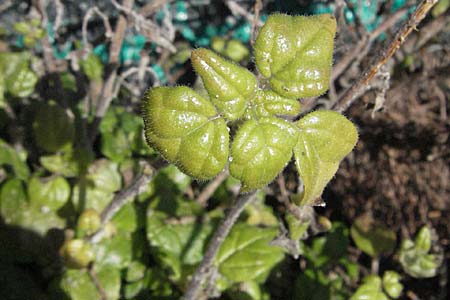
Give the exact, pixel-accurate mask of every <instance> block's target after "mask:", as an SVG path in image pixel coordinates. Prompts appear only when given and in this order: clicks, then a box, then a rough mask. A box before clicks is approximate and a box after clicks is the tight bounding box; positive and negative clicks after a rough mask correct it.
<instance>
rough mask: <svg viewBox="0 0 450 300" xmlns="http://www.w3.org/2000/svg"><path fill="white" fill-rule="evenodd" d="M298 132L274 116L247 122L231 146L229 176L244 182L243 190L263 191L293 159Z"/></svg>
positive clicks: (239, 130)
mask: <svg viewBox="0 0 450 300" xmlns="http://www.w3.org/2000/svg"><path fill="white" fill-rule="evenodd" d="M296 142H297V130H296V129H295V128H294V127H293V126H292V125H291V124H290V123H289V122H287V121H284V120H281V119H277V118H274V117H266V118H261V119H259V120H258V121H256V120H248V121H246V122H245V123H244V124H243V125H242V126H241V127H240V128H239V129H238V131H237V133H236V135H235V137H234V140H233V144H232V146H231V158H230V160H231V163H230V174H231V175H232V176H234V177H235V178H237V179H239V180H241V181H242V191H244V192H245V191H250V190H252V189H257V188H261V187H263V186H265V185H267V184H269V183H270V182H271V181H272V180H273V179H274V178H275V176H277V175H278V174H279V173H280V172H281V171H282V170H283V168H284V167H285V166H286V164H287V163H288V162H289V160H290V159H291V157H292V147H293V146H294V145H295V143H296Z"/></svg>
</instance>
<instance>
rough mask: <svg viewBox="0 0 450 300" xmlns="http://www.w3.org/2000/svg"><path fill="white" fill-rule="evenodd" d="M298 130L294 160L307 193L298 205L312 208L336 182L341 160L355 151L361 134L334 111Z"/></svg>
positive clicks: (322, 113) (304, 121)
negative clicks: (330, 185)
mask: <svg viewBox="0 0 450 300" xmlns="http://www.w3.org/2000/svg"><path fill="white" fill-rule="evenodd" d="M297 126H298V127H299V130H300V133H299V138H298V143H297V145H296V146H295V147H294V156H295V163H296V166H297V171H298V173H299V175H300V178H301V179H302V181H303V185H304V190H303V194H302V195H301V196H300V197H299V199H294V201H295V202H297V204H301V205H312V204H314V203H315V201H316V199H317V198H319V197H320V195H321V194H322V192H323V190H324V188H325V186H326V185H327V184H328V182H329V181H330V180H331V179H332V178H333V176H334V174H335V173H336V171H337V169H338V167H339V162H340V160H341V159H343V158H344V157H345V155H347V154H348V153H349V152H350V151H351V150H352V149H353V147H354V145H355V144H356V141H357V139H358V133H357V131H356V128H355V127H354V125H353V124H352V123H351V122H350V121H349V120H347V119H346V118H345V117H344V116H342V115H340V114H338V113H336V112H331V111H315V112H312V113H310V114H308V115H306V116H305V117H304V118H302V119H300V120H299V121H298V122H297Z"/></svg>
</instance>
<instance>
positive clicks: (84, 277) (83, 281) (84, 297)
mask: <svg viewBox="0 0 450 300" xmlns="http://www.w3.org/2000/svg"><path fill="white" fill-rule="evenodd" d="M60 286H61V289H62V291H63V292H64V293H65V295H66V296H67V297H68V299H71V300H88V299H99V298H100V295H99V294H98V291H97V288H96V287H95V284H94V283H93V282H92V280H91V278H90V277H89V274H88V273H87V271H85V270H66V271H65V272H64V274H63V275H62V278H61V282H60ZM63 299H64V298H63Z"/></svg>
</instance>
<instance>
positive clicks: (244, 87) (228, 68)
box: [191, 48, 258, 120]
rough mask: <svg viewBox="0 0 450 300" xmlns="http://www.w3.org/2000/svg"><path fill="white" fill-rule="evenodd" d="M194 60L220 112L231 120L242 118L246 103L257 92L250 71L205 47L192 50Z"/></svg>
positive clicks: (254, 79) (195, 68)
mask: <svg viewBox="0 0 450 300" xmlns="http://www.w3.org/2000/svg"><path fill="white" fill-rule="evenodd" d="M191 61H192V66H193V68H194V70H195V71H196V72H197V74H198V75H199V76H200V77H201V78H202V80H203V84H204V85H205V88H206V90H207V91H208V94H209V96H210V98H211V101H212V102H213V103H214V105H216V107H217V108H218V109H219V111H220V112H221V113H223V115H224V116H225V117H226V118H227V119H229V120H236V119H238V118H240V117H241V116H242V115H243V114H244V112H245V109H246V106H247V102H248V101H249V100H250V99H251V98H253V97H254V95H255V93H256V90H257V87H258V84H257V81H256V78H255V76H254V75H253V74H252V73H251V72H250V71H248V70H247V69H244V68H242V67H241V66H239V65H237V64H235V63H233V62H231V61H228V60H226V59H224V58H223V57H221V56H220V55H218V54H216V53H214V52H213V51H210V50H207V49H204V48H199V49H196V50H194V51H192V53H191Z"/></svg>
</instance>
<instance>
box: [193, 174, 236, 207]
mask: <svg viewBox="0 0 450 300" xmlns="http://www.w3.org/2000/svg"><path fill="white" fill-rule="evenodd" d="M228 175H229V172H228V169H227V170H224V171H223V172H221V173H219V175H217V176H216V177H215V178H214V179H213V180H212V181H211V182H210V183H208V185H207V186H206V187H205V188H204V189H203V190H202V191H201V193H200V194H199V195H198V197H197V199H196V201H197V203H198V204H200V205H201V206H206V204H207V202H208V199H209V198H210V197H211V196H212V194H214V192H215V191H216V190H217V188H218V187H219V186H220V184H221V183H222V182H224V181H225V180H226V179H227V177H228Z"/></svg>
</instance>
